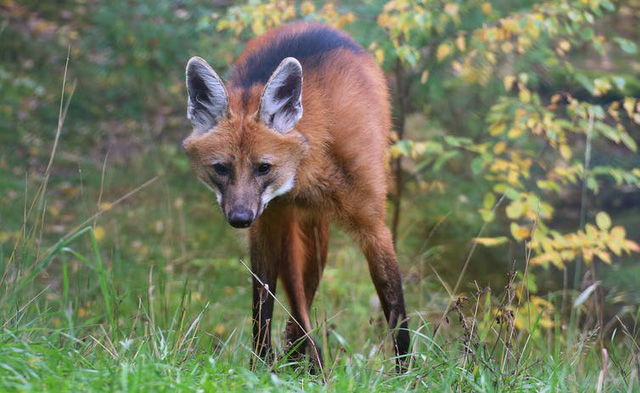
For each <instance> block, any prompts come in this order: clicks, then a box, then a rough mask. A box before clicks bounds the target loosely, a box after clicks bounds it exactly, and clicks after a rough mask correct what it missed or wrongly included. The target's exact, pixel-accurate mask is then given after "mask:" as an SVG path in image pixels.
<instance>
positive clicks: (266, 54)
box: [229, 24, 363, 89]
mask: <svg viewBox="0 0 640 393" xmlns="http://www.w3.org/2000/svg"><path fill="white" fill-rule="evenodd" d="M336 49H347V50H350V51H352V52H354V53H362V52H363V49H362V48H361V47H360V46H359V45H358V44H356V43H355V42H354V41H353V40H352V39H351V38H350V37H349V36H347V35H346V34H344V33H341V32H340V31H338V30H335V29H333V28H331V27H329V26H325V25H321V24H317V25H311V26H310V27H309V28H308V29H306V30H304V31H302V32H300V33H285V32H283V33H281V34H280V36H279V37H278V38H277V39H276V40H275V42H273V43H272V44H271V45H268V46H266V47H264V48H261V49H260V50H258V51H257V52H255V53H253V54H251V55H250V56H249V57H247V59H246V60H245V61H244V62H243V63H241V64H239V65H238V66H236V68H235V69H234V70H233V72H232V74H231V78H229V81H230V82H231V84H233V85H234V86H238V87H241V88H243V89H248V88H250V87H251V86H253V85H254V84H264V83H266V82H267V81H268V80H269V77H270V76H271V74H273V71H275V69H276V67H278V65H279V64H280V62H281V61H282V60H283V59H284V58H286V57H295V58H296V59H298V61H300V63H301V64H302V69H303V71H304V70H305V69H309V68H313V67H315V66H318V65H320V64H321V63H322V57H323V56H324V55H326V54H327V53H328V52H331V51H333V50H336Z"/></svg>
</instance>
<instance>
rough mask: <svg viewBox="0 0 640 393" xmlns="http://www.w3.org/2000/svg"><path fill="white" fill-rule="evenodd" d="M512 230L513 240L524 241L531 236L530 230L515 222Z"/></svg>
mask: <svg viewBox="0 0 640 393" xmlns="http://www.w3.org/2000/svg"><path fill="white" fill-rule="evenodd" d="M510 229H511V236H513V238H514V239H516V240H517V241H522V240H524V239H526V238H527V237H529V234H530V233H531V231H530V230H529V228H525V227H521V226H520V225H518V224H516V223H515V222H512V223H511V228H510Z"/></svg>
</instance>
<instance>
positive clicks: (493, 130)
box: [489, 123, 507, 136]
mask: <svg viewBox="0 0 640 393" xmlns="http://www.w3.org/2000/svg"><path fill="white" fill-rule="evenodd" d="M506 129H507V126H506V125H505V124H504V123H493V124H492V125H491V126H489V134H491V136H497V135H500V134H502V133H503V132H504V130H506Z"/></svg>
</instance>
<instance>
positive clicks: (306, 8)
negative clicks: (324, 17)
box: [300, 1, 316, 15]
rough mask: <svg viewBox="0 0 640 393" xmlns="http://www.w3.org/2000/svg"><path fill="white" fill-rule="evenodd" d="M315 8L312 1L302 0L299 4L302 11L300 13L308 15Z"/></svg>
mask: <svg viewBox="0 0 640 393" xmlns="http://www.w3.org/2000/svg"><path fill="white" fill-rule="evenodd" d="M315 10H316V6H315V5H314V4H313V2H312V1H303V2H302V4H300V11H301V12H302V15H309V14H310V13H312V12H313V11H315Z"/></svg>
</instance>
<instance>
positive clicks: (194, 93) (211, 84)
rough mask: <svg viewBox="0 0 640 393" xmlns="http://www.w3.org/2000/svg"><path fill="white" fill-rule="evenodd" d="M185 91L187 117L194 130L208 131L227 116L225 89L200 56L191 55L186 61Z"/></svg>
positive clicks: (227, 102)
mask: <svg viewBox="0 0 640 393" xmlns="http://www.w3.org/2000/svg"><path fill="white" fill-rule="evenodd" d="M187 91H188V92H189V101H188V103H187V118H189V119H190V120H191V124H193V127H194V128H195V129H196V130H198V131H200V132H206V131H209V130H210V129H211V128H212V127H214V126H215V125H216V124H218V121H219V120H220V119H221V118H222V117H224V116H227V113H228V110H229V97H228V95H227V91H226V90H225V88H224V85H223V84H222V81H221V80H220V77H218V74H216V72H215V71H214V70H213V68H211V66H210V65H209V64H208V63H207V62H206V61H204V60H203V59H201V58H200V57H192V58H191V60H189V63H187Z"/></svg>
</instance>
